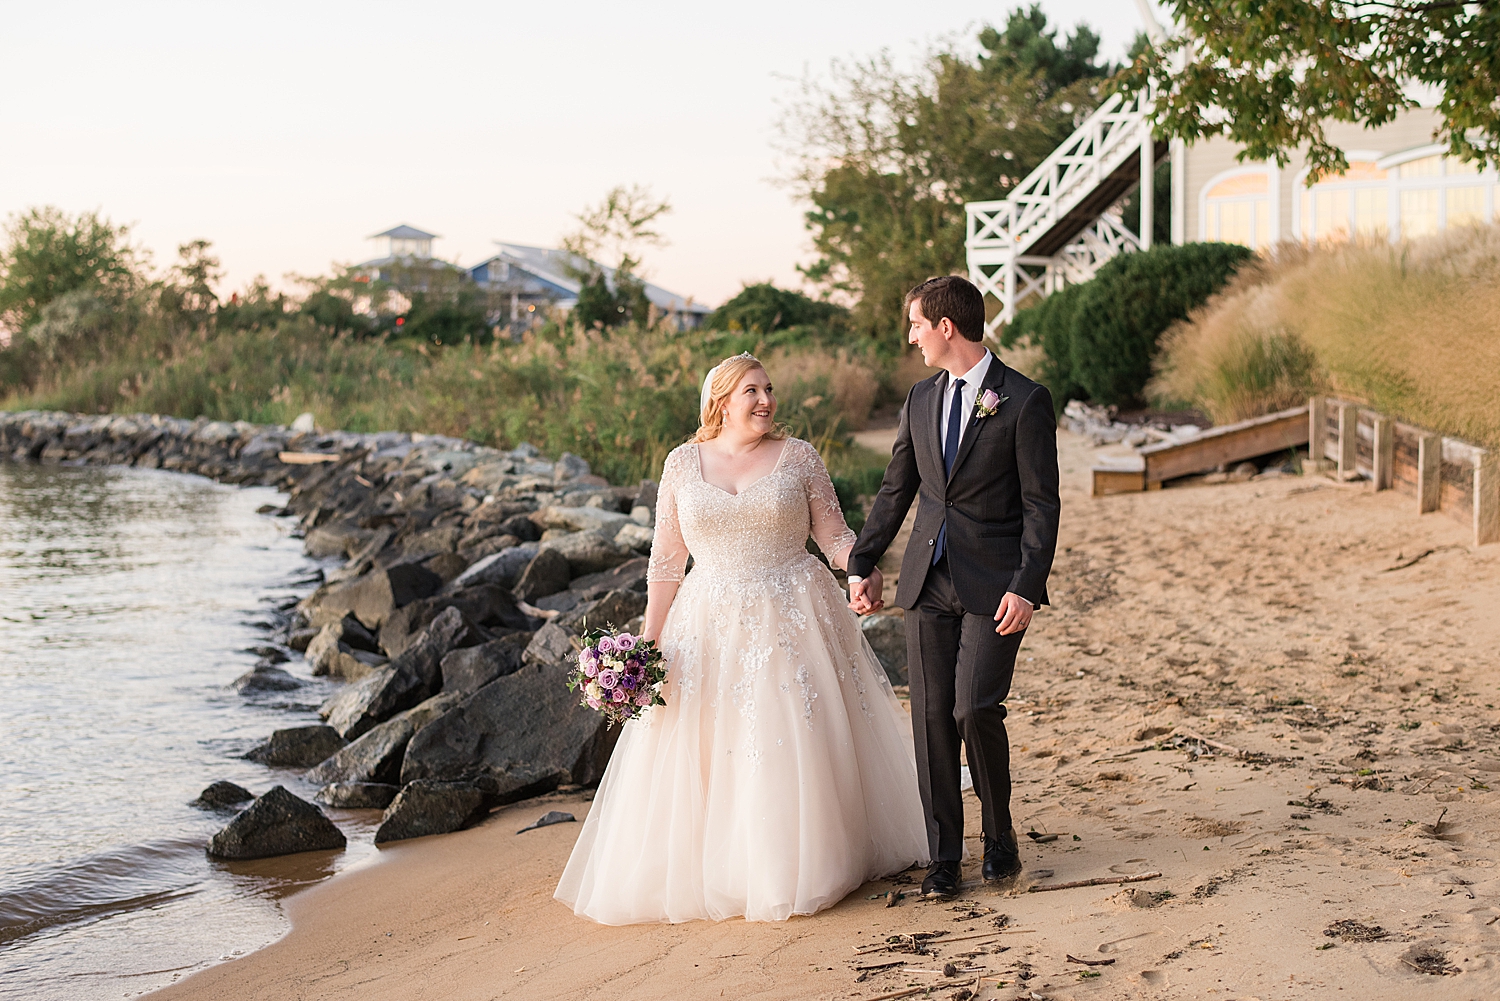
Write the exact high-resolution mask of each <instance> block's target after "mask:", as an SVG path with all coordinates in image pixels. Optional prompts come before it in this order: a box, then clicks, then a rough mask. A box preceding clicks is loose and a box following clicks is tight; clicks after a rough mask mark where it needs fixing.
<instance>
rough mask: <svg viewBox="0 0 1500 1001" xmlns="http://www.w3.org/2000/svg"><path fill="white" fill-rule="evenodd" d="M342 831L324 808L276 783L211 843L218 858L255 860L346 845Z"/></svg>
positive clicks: (215, 836) (209, 843) (210, 841)
mask: <svg viewBox="0 0 1500 1001" xmlns="http://www.w3.org/2000/svg"><path fill="white" fill-rule="evenodd" d="M344 844H345V839H344V835H343V832H341V831H340V830H339V829H338V828H337V827H335V826H333V821H331V820H329V819H328V818H327V817H325V816H324V815H323V811H322V810H319V809H318V808H317V807H316V806H313V805H312V804H311V803H309V802H307V800H305V799H298V798H297V797H296V796H293V795H292V794H291V793H289V792H287V791H286V789H285V788H284V787H282V786H276V787H274V788H272V789H271V791H270V792H268V793H266V794H265V795H264V796H261V797H260V798H258V799H257V800H256V801H255V802H254V803H251V804H250V805H249V806H248V807H246V808H245V810H244V811H243V812H242V813H240V814H239V815H238V816H237V817H235V818H234V819H233V820H231V821H230V822H229V826H227V827H225V828H224V829H223V830H221V831H220V832H219V833H217V834H215V835H214V836H213V837H212V838H211V839H210V840H209V842H208V853H209V854H210V855H213V856H215V857H216V858H226V859H252V858H269V857H270V856H272V855H293V854H296V853H297V852H313V851H326V850H328V849H332V848H342V847H344Z"/></svg>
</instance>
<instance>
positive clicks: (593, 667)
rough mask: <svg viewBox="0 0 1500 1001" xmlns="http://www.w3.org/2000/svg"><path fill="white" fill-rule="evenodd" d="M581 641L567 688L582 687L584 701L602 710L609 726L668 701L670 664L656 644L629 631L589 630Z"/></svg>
mask: <svg viewBox="0 0 1500 1001" xmlns="http://www.w3.org/2000/svg"><path fill="white" fill-rule="evenodd" d="M582 644H583V645H582V647H581V648H580V649H579V651H578V667H577V669H576V670H574V671H573V674H572V676H571V677H569V679H568V688H569V689H570V690H571V691H575V692H576V691H580V690H581V691H582V692H583V701H582V703H581V704H582V705H586V706H588V707H589V708H590V709H595V710H598V711H599V712H602V713H603V714H604V718H605V719H606V720H608V721H609V725H610V726H613V725H614V724H616V723H621V724H623V723H624V722H625V721H626V720H631V719H634V718H635V717H637V716H639V715H640V714H641V711H642V710H644V709H647V708H649V707H650V706H664V705H666V704H667V703H666V700H665V699H663V698H662V697H661V686H662V682H664V681H666V680H667V667H666V664H665V662H664V661H663V660H662V655H661V651H660V650H658V649H657V648H656V644H655V643H652V642H651V641H649V640H643V639H641V638H640V637H639V636H632V635H630V634H629V633H626V632H619V633H616V632H611V631H610V630H608V629H590V630H588V631H587V632H585V633H584V634H583V637H582Z"/></svg>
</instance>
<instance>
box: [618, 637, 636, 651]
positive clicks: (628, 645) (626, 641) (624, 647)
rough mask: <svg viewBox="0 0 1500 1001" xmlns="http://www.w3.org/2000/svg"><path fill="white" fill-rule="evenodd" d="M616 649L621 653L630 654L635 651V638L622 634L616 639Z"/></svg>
mask: <svg viewBox="0 0 1500 1001" xmlns="http://www.w3.org/2000/svg"><path fill="white" fill-rule="evenodd" d="M615 649H616V650H618V651H620V652H621V653H629V652H630V651H632V650H634V649H635V637H634V636H632V635H630V634H629V633H621V634H620V635H618V636H616V637H615Z"/></svg>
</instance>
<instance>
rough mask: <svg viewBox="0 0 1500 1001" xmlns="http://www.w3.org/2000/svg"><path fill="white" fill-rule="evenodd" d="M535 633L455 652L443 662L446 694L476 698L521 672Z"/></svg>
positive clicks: (506, 637) (504, 638) (514, 634)
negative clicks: (491, 685) (487, 687)
mask: <svg viewBox="0 0 1500 1001" xmlns="http://www.w3.org/2000/svg"><path fill="white" fill-rule="evenodd" d="M531 637H532V634H531V633H511V634H510V635H508V636H502V637H500V638H499V639H497V640H491V641H490V642H488V643H481V644H479V646H471V647H466V648H464V649H462V650H454V651H453V652H452V653H450V654H448V655H447V656H446V657H444V658H443V663H442V672H443V694H444V695H446V694H448V693H450V692H462V693H463V694H465V695H472V694H473V693H474V692H477V691H479V690H480V689H481V688H483V687H484V686H485V685H488V684H489V683H490V682H491V681H494V680H495V679H496V678H503V677H505V676H506V675H507V674H514V673H515V672H516V671H518V670H520V667H521V663H522V661H521V655H522V654H523V653H524V652H525V651H526V646H527V644H529V643H530V642H531Z"/></svg>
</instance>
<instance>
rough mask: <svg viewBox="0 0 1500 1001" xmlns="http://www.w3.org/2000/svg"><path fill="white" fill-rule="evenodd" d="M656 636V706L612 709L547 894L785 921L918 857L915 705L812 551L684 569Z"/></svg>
mask: <svg viewBox="0 0 1500 1001" xmlns="http://www.w3.org/2000/svg"><path fill="white" fill-rule="evenodd" d="M661 647H662V651H663V654H664V656H665V658H666V660H667V671H668V682H667V684H666V686H665V687H664V693H663V694H664V695H665V698H666V701H667V704H666V705H665V706H657V707H656V708H654V709H651V710H648V711H647V712H646V713H645V714H644V715H643V716H642V717H641V718H639V719H637V720H633V721H631V722H630V723H627V724H626V725H625V728H624V732H623V733H622V734H621V736H620V741H619V743H618V744H617V745H616V747H615V751H614V755H613V757H612V759H611V760H610V763H609V767H608V768H607V769H606V771H605V773H604V778H603V780H602V781H601V782H600V783H599V790H598V793H597V794H596V795H595V797H594V802H593V807H592V809H591V810H590V812H589V815H588V817H587V819H586V820H585V821H584V824H583V828H582V830H581V831H580V832H579V837H578V843H577V845H576V846H575V847H574V849H573V855H572V857H571V858H570V859H569V860H568V865H567V868H566V869H565V870H564V872H563V876H562V880H561V882H560V883H559V884H558V887H557V893H556V896H557V899H559V900H561V901H563V902H564V903H567V904H568V905H570V906H571V907H572V908H573V910H574V911H575V912H576V913H577V914H579V915H582V916H584V917H588V918H591V919H593V920H594V921H598V922H600V923H602V924H611V925H620V924H636V923H642V922H663V921H671V922H676V921H691V920H694V919H698V918H708V919H712V920H719V919H722V918H729V917H736V916H743V917H745V918H746V919H748V920H751V921H781V920H784V919H786V918H788V917H790V916H792V915H794V914H812V913H814V912H816V911H819V910H822V909H823V908H825V907H830V906H832V905H833V904H836V903H838V901H840V900H841V899H843V898H844V897H845V896H846V895H848V894H849V893H850V892H851V891H853V890H854V889H856V888H857V887H859V886H860V885H861V884H863V883H865V882H867V881H868V880H871V879H875V878H879V877H881V876H885V875H889V874H891V873H893V872H899V871H901V870H903V869H905V868H907V867H909V866H911V865H912V864H913V863H926V861H927V835H926V827H925V824H924V821H923V816H922V808H921V801H920V799H919V798H918V794H917V775H916V764H915V758H914V754H913V750H912V738H911V724H910V720H909V718H908V717H907V714H906V713H905V712H904V710H903V709H902V708H901V706H900V704H899V703H898V702H897V700H896V697H895V695H894V694H893V693H892V691H891V687H890V683H889V682H888V681H887V680H886V677H885V672H884V671H883V670H882V669H881V667H880V664H879V663H878V662H877V661H876V659H875V655H874V653H873V651H871V649H870V647H869V644H868V643H867V642H866V641H865V639H864V637H863V636H862V635H861V633H860V630H859V625H858V621H857V620H856V618H855V616H854V615H853V613H851V612H850V611H849V609H848V607H847V606H846V605H845V599H844V595H843V592H842V591H841V590H840V589H839V586H838V584H837V582H836V581H835V580H834V578H833V575H832V574H831V573H829V572H828V570H827V568H826V567H824V566H823V565H822V564H821V563H820V562H818V561H817V560H816V559H813V558H812V557H807V558H806V559H805V560H803V559H797V560H795V561H794V562H793V564H792V565H790V566H783V567H779V568H776V569H775V570H774V571H771V572H767V573H763V574H760V575H758V576H756V577H755V578H753V579H746V578H740V579H734V578H733V577H730V576H727V575H724V574H721V573H716V572H714V571H713V570H711V569H709V568H707V567H704V566H699V567H697V568H696V569H694V571H693V572H692V573H690V574H688V576H687V579H686V580H685V581H684V582H683V584H682V586H681V588H680V589H679V590H678V593H677V597H676V600H675V601H673V603H672V608H671V611H670V612H669V614H668V617H667V622H666V626H665V628H664V630H663V633H662V643H661Z"/></svg>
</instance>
